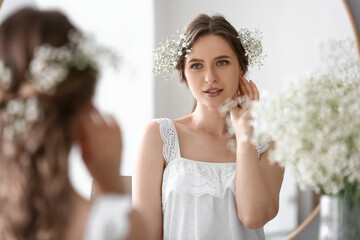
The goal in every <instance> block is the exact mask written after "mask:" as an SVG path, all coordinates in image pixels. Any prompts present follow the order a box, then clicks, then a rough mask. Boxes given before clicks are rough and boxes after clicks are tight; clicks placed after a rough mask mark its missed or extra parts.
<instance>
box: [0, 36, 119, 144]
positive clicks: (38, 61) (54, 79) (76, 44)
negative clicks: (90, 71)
mask: <svg viewBox="0 0 360 240" xmlns="http://www.w3.org/2000/svg"><path fill="white" fill-rule="evenodd" d="M68 38H69V43H67V44H65V45H63V46H61V47H52V46H50V45H42V46H39V47H37V48H36V49H35V50H34V57H33V59H32V60H31V62H30V65H29V71H28V72H27V75H26V78H27V79H28V81H30V82H32V83H33V84H34V86H35V88H36V89H37V90H38V91H39V92H40V93H43V94H49V95H52V94H54V93H55V91H56V88H57V86H58V85H59V84H60V83H61V82H63V81H64V80H65V79H66V78H67V76H68V74H69V71H70V69H71V68H74V69H77V70H79V71H81V70H84V69H85V68H87V67H92V68H94V69H99V67H100V64H103V63H104V62H106V61H108V62H110V63H111V64H113V65H114V66H115V67H116V66H117V63H118V56H117V55H116V54H115V53H114V52H112V51H111V50H110V49H109V48H106V47H104V46H100V45H98V44H96V43H95V41H94V40H93V39H92V38H91V37H90V36H85V35H84V34H81V33H79V32H76V31H71V32H69V35H68ZM13 81H14V79H13V77H12V70H11V69H10V68H9V67H7V66H5V64H4V62H3V61H2V60H1V59H0V84H1V88H3V89H4V90H9V89H10V88H11V86H12V84H13ZM41 116H42V109H41V108H40V107H39V104H38V99H37V97H31V98H28V99H21V98H14V99H12V100H10V101H9V102H7V103H6V122H8V125H7V126H6V127H4V129H3V135H2V136H3V138H4V139H6V140H8V141H12V140H15V141H17V139H19V138H20V136H22V134H23V133H25V132H26V129H27V126H28V125H29V124H31V123H33V122H36V121H40V120H41Z"/></svg>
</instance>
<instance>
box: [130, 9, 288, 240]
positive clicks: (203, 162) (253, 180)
mask: <svg viewBox="0 0 360 240" xmlns="http://www.w3.org/2000/svg"><path fill="white" fill-rule="evenodd" d="M181 39H183V40H184V42H181V41H180V44H182V46H183V47H184V48H185V49H184V48H180V49H182V50H181V52H179V53H178V57H177V62H176V68H177V70H178V71H179V73H180V77H181V80H182V81H184V82H185V83H186V84H187V85H188V87H189V89H190V91H191V93H192V95H193V96H194V98H195V100H196V107H195V109H194V111H193V112H192V113H191V114H189V115H187V116H185V117H183V118H180V119H177V120H173V121H172V120H170V119H157V120H155V121H154V122H152V123H150V124H149V125H148V127H147V130H146V133H145V136H144V139H143V143H142V147H141V150H140V156H139V159H138V161H137V164H136V170H135V174H134V176H133V206H134V208H135V209H137V210H138V211H139V212H140V214H141V216H142V218H143V219H144V220H145V223H146V227H147V230H148V233H149V237H148V239H162V238H163V239H171V240H176V239H204V240H205V239H244V240H245V239H246V240H248V239H254V240H255V239H264V238H265V237H264V232H263V229H262V227H263V226H264V225H265V224H266V223H267V222H268V221H269V220H271V219H273V218H274V217H275V216H276V214H277V212H278V206H279V192H280V188H281V184H282V178H283V170H282V169H281V168H280V167H279V166H278V165H271V164H270V163H269V161H268V159H267V154H268V153H267V151H266V150H267V149H268V143H261V144H258V145H257V146H254V145H252V144H251V143H250V142H249V141H248V136H250V135H251V133H252V129H251V127H250V126H249V125H248V119H249V109H248V107H246V105H240V107H234V108H232V110H231V122H232V126H233V128H234V130H235V135H236V142H237V147H236V152H235V153H234V152H232V151H230V149H229V148H228V147H227V140H228V139H227V136H226V134H227V131H226V122H225V117H223V116H222V115H221V114H220V113H219V108H220V107H221V106H223V105H224V103H225V102H226V101H227V100H228V99H232V98H233V99H236V98H238V97H239V93H240V95H242V96H247V97H248V98H249V99H251V100H258V99H259V93H258V90H257V87H256V86H255V84H254V83H253V82H252V81H248V80H246V79H245V77H244V74H245V73H246V72H247V69H248V64H249V59H248V57H247V56H246V54H245V49H244V47H243V45H242V44H241V41H240V40H239V38H238V32H237V31H236V30H235V28H234V27H233V26H232V25H230V23H229V22H228V21H227V20H226V19H225V18H223V17H222V16H212V17H210V16H207V15H199V16H198V17H196V18H195V19H194V20H193V21H192V22H191V23H190V24H189V25H188V26H187V27H186V30H185V33H184V35H183V36H182V38H181ZM164 59H165V58H164Z"/></svg>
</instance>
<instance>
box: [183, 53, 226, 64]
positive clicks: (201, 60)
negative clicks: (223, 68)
mask: <svg viewBox="0 0 360 240" xmlns="http://www.w3.org/2000/svg"><path fill="white" fill-rule="evenodd" d="M224 58H231V57H230V56H228V55H220V56H217V57H216V58H214V60H218V59H224ZM191 62H204V60H203V59H200V58H192V59H190V60H189V61H188V63H191Z"/></svg>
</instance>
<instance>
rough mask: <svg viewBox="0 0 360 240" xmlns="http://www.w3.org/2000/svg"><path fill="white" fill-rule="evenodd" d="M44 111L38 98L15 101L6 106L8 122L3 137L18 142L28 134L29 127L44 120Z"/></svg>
mask: <svg viewBox="0 0 360 240" xmlns="http://www.w3.org/2000/svg"><path fill="white" fill-rule="evenodd" d="M42 115H43V113H42V110H41V108H40V107H39V103H38V99H37V98H36V97H32V98H27V99H13V100H10V101H9V102H8V103H7V105H6V122H8V124H7V125H6V126H5V127H4V129H3V137H4V139H5V140H7V141H17V140H18V139H20V138H21V137H22V136H23V134H24V133H25V132H26V130H27V128H28V125H29V124H31V123H34V122H36V121H39V120H41V119H42Z"/></svg>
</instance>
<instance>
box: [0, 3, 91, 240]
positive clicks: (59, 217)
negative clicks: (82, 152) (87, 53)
mask: <svg viewBox="0 0 360 240" xmlns="http://www.w3.org/2000/svg"><path fill="white" fill-rule="evenodd" d="M71 30H76V28H75V27H74V26H73V25H72V24H71V23H70V21H69V20H68V19H67V18H66V17H65V16H64V15H63V14H62V13H60V12H58V11H39V10H35V9H31V8H25V9H21V10H19V11H17V12H15V13H14V14H12V15H10V16H9V17H8V18H7V19H6V20H5V21H4V22H3V23H2V24H1V25H0V59H1V60H2V61H3V62H4V63H5V65H6V66H7V67H9V68H10V69H11V70H12V75H13V77H12V85H11V87H10V88H9V89H3V88H1V89H0V212H1V213H0V239H61V238H62V236H63V233H64V229H65V227H66V222H67V219H68V214H69V193H70V189H71V188H70V183H69V179H68V154H69V151H70V148H71V145H72V142H73V139H74V138H73V129H72V128H73V127H72V126H73V125H72V123H73V120H74V116H75V115H76V113H77V112H78V111H79V110H80V109H81V108H82V107H83V106H84V105H85V104H86V103H87V102H88V101H89V100H90V99H91V98H92V96H93V93H94V89H95V85H96V82H97V75H98V74H97V70H96V69H93V68H91V67H87V68H86V69H84V70H77V69H75V68H70V69H69V74H68V76H67V78H66V79H65V80H64V81H63V82H61V83H60V84H59V85H58V86H57V88H56V90H55V92H54V93H53V94H50V95H48V94H43V93H40V92H38V91H36V90H34V89H35V88H34V86H33V84H32V83H31V82H29V80H28V79H27V77H28V75H27V72H28V70H29V64H30V62H31V60H32V58H33V53H34V49H35V48H36V47H38V46H40V45H44V44H48V45H50V46H54V47H60V46H63V45H65V44H67V43H68V41H69V40H68V33H69V31H71ZM26 88H27V89H33V90H30V91H29V90H28V91H25V92H26V94H24V91H23V90H24V89H26ZM28 97H36V98H37V99H38V101H39V105H40V107H41V109H42V111H43V118H42V119H41V121H38V122H35V123H32V124H31V125H30V126H29V127H28V128H27V129H26V133H25V134H24V136H23V137H22V139H20V140H19V141H16V142H15V141H7V140H4V137H3V134H4V131H3V130H4V126H6V125H7V124H9V123H8V120H7V119H6V104H7V103H8V102H9V101H11V100H13V99H26V98H28Z"/></svg>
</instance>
